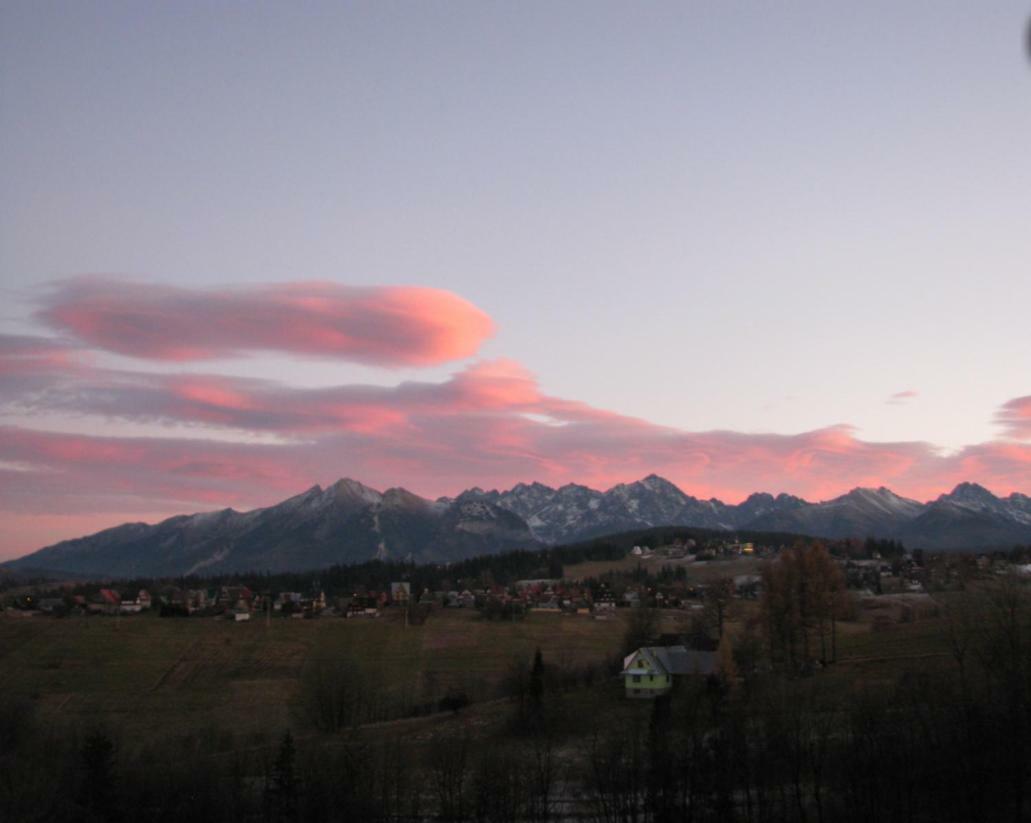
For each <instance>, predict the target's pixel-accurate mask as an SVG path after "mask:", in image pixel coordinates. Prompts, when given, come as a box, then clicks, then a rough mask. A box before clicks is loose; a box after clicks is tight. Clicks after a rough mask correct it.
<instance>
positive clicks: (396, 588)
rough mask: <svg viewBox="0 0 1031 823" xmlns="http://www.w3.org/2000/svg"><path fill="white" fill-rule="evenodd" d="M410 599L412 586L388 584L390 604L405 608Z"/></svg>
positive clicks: (404, 583)
mask: <svg viewBox="0 0 1031 823" xmlns="http://www.w3.org/2000/svg"><path fill="white" fill-rule="evenodd" d="M411 599H412V584H411V583H408V582H403V583H391V584H390V602H391V603H395V604H397V605H398V606H407V605H408V602H409V601H410V600H411Z"/></svg>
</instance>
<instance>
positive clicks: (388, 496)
mask: <svg viewBox="0 0 1031 823" xmlns="http://www.w3.org/2000/svg"><path fill="white" fill-rule="evenodd" d="M428 504H429V501H428V500H426V499H425V498H422V497H419V495H417V494H414V493H413V492H410V491H408V489H403V488H401V487H400V486H393V487H391V488H389V489H387V490H386V491H385V492H383V505H385V506H406V505H408V506H411V505H415V506H425V505H428Z"/></svg>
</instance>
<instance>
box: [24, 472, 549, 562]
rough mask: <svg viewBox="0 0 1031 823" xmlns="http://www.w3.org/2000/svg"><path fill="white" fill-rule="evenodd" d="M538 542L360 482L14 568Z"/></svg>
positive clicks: (91, 544)
mask: <svg viewBox="0 0 1031 823" xmlns="http://www.w3.org/2000/svg"><path fill="white" fill-rule="evenodd" d="M537 545H538V543H537V541H536V539H535V538H534V536H533V534H532V533H531V532H530V530H529V529H528V528H527V526H526V524H525V523H524V522H523V521H522V519H520V518H519V517H518V516H515V515H513V514H512V513H511V512H508V511H506V510H505V509H502V508H499V507H498V506H495V505H493V504H490V503H485V502H476V503H471V504H453V505H450V506H441V505H438V504H436V503H433V502H431V501H429V500H424V499H422V498H420V497H417V496H416V495H414V494H411V493H409V492H406V491H404V490H402V489H391V490H389V491H387V492H386V493H384V494H380V493H379V492H377V491H375V490H373V489H370V488H368V487H367V486H363V485H362V484H361V483H358V482H356V481H353V480H341V481H338V482H337V483H335V484H333V485H332V486H330V487H328V488H326V489H323V488H321V487H319V486H312V487H311V488H310V489H308V490H307V491H305V492H303V493H302V494H299V495H296V496H295V497H291V498H289V499H288V500H284V501H283V502H282V503H279V504H277V505H275V506H270V507H269V508H265V509H255V510H254V511H250V512H246V513H240V512H236V511H233V510H232V509H224V510H222V511H218V512H206V513H203V514H194V515H180V516H178V517H172V518H169V519H168V520H164V521H162V522H161V523H158V524H156V525H153V526H148V525H146V524H143V523H127V524H125V525H122V526H116V527H115V528H113V529H107V530H105V531H102V532H98V533H97V534H94V535H91V536H89V537H82V538H78V539H75V540H66V541H64V542H62V543H58V544H56V545H54V546H50V547H48V548H45V549H41V550H39V551H38V552H35V553H33V554H30V555H27V556H26V557H23V558H20V559H18V560H15V561H12V562H11V563H10V564H8V565H9V566H10V567H11V568H13V569H15V570H17V569H18V568H19V567H21V566H24V567H26V568H28V567H32V568H44V569H55V570H61V571H67V572H73V573H84V574H96V575H113V576H121V577H128V576H136V575H138V576H175V575H188V574H200V573H204V574H213V573H223V572H234V571H255V570H266V569H267V570H269V571H288V570H304V569H317V568H322V567H325V566H329V565H332V564H334V563H353V562H360V561H363V560H370V559H373V558H387V557H390V558H395V559H403V558H410V559H412V560H415V561H417V562H447V561H452V560H458V559H462V558H465V557H469V556H472V555H476V554H489V553H492V552H498V551H505V550H508V549H514V548H527V547H535V546H537Z"/></svg>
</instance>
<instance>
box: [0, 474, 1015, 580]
mask: <svg viewBox="0 0 1031 823" xmlns="http://www.w3.org/2000/svg"><path fill="white" fill-rule="evenodd" d="M651 526H687V527H695V528H707V529H722V530H725V531H731V532H732V531H737V530H750V531H767V532H792V533H796V534H810V535H814V536H819V537H828V538H845V537H857V538H864V537H879V538H896V539H901V540H903V541H904V542H905V543H906V545H907V546H910V547H912V548H916V547H922V548H928V549H980V548H1008V547H1010V546H1012V545H1014V544H1027V543H1031V497H1028V496H1027V495H1024V494H1018V493H1014V494H1011V495H1009V496H1008V497H1004V498H1000V497H997V496H995V495H994V494H992V493H991V492H989V491H988V490H987V489H985V488H983V487H981V486H978V485H976V484H973V483H961V484H959V485H958V486H956V488H955V489H953V490H952V491H951V492H949V493H948V494H943V495H940V496H939V497H938V498H937V499H936V500H932V501H929V502H927V503H920V502H918V501H916V500H910V499H908V498H904V497H900V496H899V495H897V494H895V493H894V492H892V491H891V490H890V489H887V488H884V487H881V488H877V489H868V488H857V489H853V490H852V491H850V492H848V493H847V494H844V495H841V496H840V497H836V498H834V499H832V500H827V501H823V502H819V503H810V502H808V501H805V500H803V499H802V498H799V497H794V496H792V495H787V494H779V495H777V496H776V497H774V496H773V495H772V494H768V493H765V492H759V493H755V494H752V495H750V496H749V497H748V498H747V499H746V500H744V501H742V502H741V503H738V504H727V503H723V502H722V501H720V500H717V499H715V498H711V499H708V500H702V499H699V498H696V497H692V496H691V495H688V494H685V493H684V492H683V491H682V490H681V489H679V488H678V487H677V486H675V485H674V484H673V483H671V482H669V481H668V480H665V479H664V478H662V477H658V476H657V475H654V474H653V475H649V476H648V477H645V478H643V479H642V480H638V481H636V482H634V483H621V484H619V485H616V486H613V487H612V488H611V489H609V490H608V491H605V492H601V491H598V490H596V489H591V488H589V487H587V486H582V485H578V484H574V483H570V484H567V485H565V486H561V487H559V488H552V487H550V486H546V485H544V484H542V483H529V484H527V483H520V484H518V485H516V486H513V487H512V488H511V489H508V490H506V491H497V490H491V491H484V490H483V489H478V488H474V489H469V490H467V491H465V492H462V493H461V494H460V495H458V496H457V497H454V498H448V497H442V498H439V499H437V500H427V499H425V498H422V497H419V496H418V495H415V494H412V493H411V492H409V491H406V490H405V489H402V488H392V489H387V490H386V491H384V492H379V491H377V490H375V489H372V488H370V487H368V486H365V485H364V484H362V483H359V482H358V481H356V480H350V479H346V478H345V479H341V480H339V481H337V482H336V483H334V484H333V485H331V486H328V487H326V488H322V487H321V486H317V485H316V486H312V487H311V488H310V489H308V490H306V491H304V492H302V493H301V494H298V495H295V496H294V497H291V498H288V499H287V500H284V501H283V502H281V503H278V504H276V505H274V506H270V507H267V508H262V509H254V510H253V511H248V512H238V511H235V510H233V509H222V510H220V511H213V512H203V513H200V514H193V515H179V516H176V517H172V518H169V519H168V520H164V521H162V522H160V523H157V524H154V525H148V524H145V523H126V524H123V525H121V526H116V527H114V528H111V529H106V530H104V531H101V532H98V533H96V534H93V535H90V536H87V537H81V538H77V539H74V540H66V541H63V542H61V543H57V544H55V545H53V546H49V547H47V548H44V549H40V550H39V551H37V552H34V553H32V554H30V555H27V556H25V557H23V558H19V559H18V560H14V561H11V562H9V563H7V564H5V565H6V566H7V567H8V568H10V569H14V570H18V569H30V568H31V569H52V570H55V571H63V572H69V573H75V574H92V575H111V576H122V577H128V576H141V577H142V576H174V575H189V574H213V573H225V572H235V571H261V570H269V571H300V570H307V569H316V568H322V567H326V566H329V565H333V564H336V563H354V562H362V561H364V560H369V559H373V558H380V559H405V560H412V561H415V562H451V561H456V560H460V559H463V558H466V557H470V556H474V555H477V554H489V553H496V552H502V551H508V550H511V549H516V548H537V547H539V546H541V545H553V544H560V543H570V542H576V541H578V540H585V539H589V538H592V537H598V536H600V535H604V534H612V533H616V532H621V531H629V530H633V529H640V528H647V527H651Z"/></svg>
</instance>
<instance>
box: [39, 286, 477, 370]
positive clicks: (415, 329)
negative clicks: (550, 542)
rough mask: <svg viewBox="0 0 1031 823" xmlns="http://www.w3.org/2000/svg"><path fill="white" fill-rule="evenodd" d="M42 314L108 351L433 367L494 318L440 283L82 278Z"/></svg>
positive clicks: (462, 350) (56, 294) (463, 350)
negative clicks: (189, 283)
mask: <svg viewBox="0 0 1031 823" xmlns="http://www.w3.org/2000/svg"><path fill="white" fill-rule="evenodd" d="M39 317H40V319H42V320H43V321H44V322H45V323H47V324H48V325H50V326H51V327H52V328H55V329H58V330H60V331H62V332H65V333H67V334H71V335H73V336H75V337H77V338H78V339H79V340H81V341H82V342H83V343H85V344H87V345H90V346H94V347H96V348H100V349H105V350H107V351H112V352H116V353H118V354H125V355H130V356H134V357H141V358H147V359H153V360H168V361H191V360H211V359H216V358H224V357H234V356H240V355H246V354H250V353H253V352H259V351H278V352H286V353H290V354H298V355H314V356H320V357H330V358H336V359H341V360H348V361H352V362H356V363H364V364H369V365H376V366H430V365H436V364H439V363H445V362H448V361H451V360H458V359H461V358H464V357H468V356H470V355H472V354H475V353H476V351H477V349H478V348H479V346H480V344H481V343H483V341H484V340H485V339H486V338H487V337H489V336H490V335H491V334H492V333H493V331H494V324H493V321H492V320H491V319H490V317H489V316H488V315H487V314H485V313H484V312H483V311H481V310H480V309H479V308H477V307H476V306H474V305H473V304H472V303H470V302H468V301H467V300H464V299H463V298H461V297H459V296H458V295H455V294H453V293H451V292H448V291H444V290H441V289H432V288H421V287H414V286H393V287H375V288H373V287H367V288H359V287H351V286H340V285H336V284H333V283H291V284H288V285H287V284H278V285H269V286H257V287H250V288H222V289H212V290H202V289H184V288H171V287H167V286H155V285H148V284H141V283H132V282H126V281H120V280H111V279H100V278H78V279H75V280H70V281H66V282H64V283H62V284H60V285H58V286H57V287H56V288H55V289H54V291H53V292H52V293H51V295H50V298H49V299H48V300H47V302H46V305H45V306H44V308H43V309H42V310H41V311H40V312H39Z"/></svg>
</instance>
